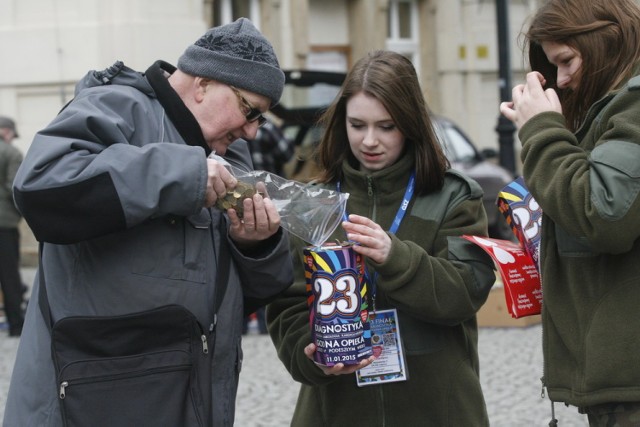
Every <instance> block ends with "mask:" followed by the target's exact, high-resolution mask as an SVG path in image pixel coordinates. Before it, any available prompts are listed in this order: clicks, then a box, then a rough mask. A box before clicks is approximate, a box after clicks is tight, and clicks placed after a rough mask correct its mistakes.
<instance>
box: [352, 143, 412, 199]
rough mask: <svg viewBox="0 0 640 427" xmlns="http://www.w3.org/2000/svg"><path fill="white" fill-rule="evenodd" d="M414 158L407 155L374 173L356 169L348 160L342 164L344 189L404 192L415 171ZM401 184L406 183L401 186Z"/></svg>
mask: <svg viewBox="0 0 640 427" xmlns="http://www.w3.org/2000/svg"><path fill="white" fill-rule="evenodd" d="M413 164H414V162H413V158H412V157H411V156H410V155H407V154H406V153H405V154H404V155H403V156H402V157H401V158H400V159H399V160H398V161H397V162H396V163H394V164H393V165H391V166H389V167H387V168H384V169H382V170H379V171H375V172H373V173H366V172H363V171H361V170H359V169H356V168H354V167H353V166H352V165H351V164H350V163H349V161H348V160H345V161H344V163H343V164H342V170H343V172H344V181H345V183H344V184H343V186H344V188H345V189H346V188H348V187H349V186H361V185H365V186H373V190H374V191H375V192H376V193H378V194H391V193H394V192H402V193H403V192H404V190H405V186H406V183H407V182H408V181H409V175H410V174H411V171H412V169H413ZM399 183H404V184H401V185H399Z"/></svg>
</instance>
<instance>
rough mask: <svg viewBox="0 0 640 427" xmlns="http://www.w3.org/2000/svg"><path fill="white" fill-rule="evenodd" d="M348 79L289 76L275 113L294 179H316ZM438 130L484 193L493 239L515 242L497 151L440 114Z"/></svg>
mask: <svg viewBox="0 0 640 427" xmlns="http://www.w3.org/2000/svg"><path fill="white" fill-rule="evenodd" d="M344 78H345V74H344V73H340V72H330V71H314V70H286V71H285V89H284V93H283V96H282V98H281V100H280V103H279V104H278V105H276V106H274V107H273V108H272V109H271V114H272V115H273V116H275V121H277V122H278V123H279V126H280V127H281V129H282V130H283V133H284V135H285V136H286V137H288V138H289V139H290V140H291V141H293V143H294V145H295V154H294V157H293V158H292V159H291V161H290V162H289V163H288V164H287V165H286V166H285V175H286V177H287V178H288V179H294V180H297V181H302V182H306V181H309V180H310V179H312V178H313V176H314V173H315V171H316V170H317V166H316V164H315V162H314V159H313V151H314V148H315V146H316V145H317V143H318V142H319V140H320V137H321V135H322V131H323V130H322V129H321V128H320V126H318V125H317V120H318V118H319V117H320V114H321V113H322V112H324V110H325V109H326V108H327V106H328V105H329V104H330V103H331V102H332V101H333V99H334V98H335V96H336V95H337V93H338V91H339V89H340V86H341V85H342V82H343V81H344ZM433 118H434V128H435V129H436V133H437V134H438V136H439V139H440V142H441V143H442V145H443V149H444V151H445V154H446V155H447V158H448V159H449V161H450V162H451V166H452V167H453V168H455V169H458V170H460V171H462V172H464V173H465V174H467V175H468V176H470V177H471V178H473V179H475V180H476V181H477V182H478V183H479V184H480V186H481V187H482V188H483V190H484V207H485V210H486V212H487V217H488V220H489V235H490V236H491V237H495V238H499V239H509V240H514V235H513V233H512V231H511V230H510V228H509V225H508V224H507V222H506V220H505V219H504V217H503V215H502V214H501V213H500V211H499V210H498V207H497V205H496V199H497V196H498V192H499V191H500V190H501V189H502V188H503V187H504V186H505V185H507V184H509V183H510V182H511V181H513V180H514V179H515V177H514V176H513V174H511V172H509V171H508V170H507V169H505V168H503V167H501V166H499V165H497V164H496V163H495V162H494V161H493V160H492V159H491V158H495V157H497V152H496V151H495V150H490V149H487V150H483V151H479V150H478V149H477V148H476V146H475V145H474V143H473V142H472V141H471V139H470V138H469V137H468V136H467V135H466V134H465V133H464V132H463V131H462V130H461V129H460V128H459V127H458V126H456V124H455V123H453V122H452V121H451V120H449V119H447V118H445V117H442V116H440V115H437V114H434V115H433Z"/></svg>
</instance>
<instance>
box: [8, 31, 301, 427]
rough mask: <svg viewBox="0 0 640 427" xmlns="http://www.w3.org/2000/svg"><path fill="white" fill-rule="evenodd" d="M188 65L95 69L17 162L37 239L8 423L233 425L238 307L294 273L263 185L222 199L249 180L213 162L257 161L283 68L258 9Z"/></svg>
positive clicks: (205, 42)
mask: <svg viewBox="0 0 640 427" xmlns="http://www.w3.org/2000/svg"><path fill="white" fill-rule="evenodd" d="M177 65H178V67H177V68H176V67H174V66H172V65H170V64H168V63H166V62H164V61H157V62H156V63H154V64H153V65H152V66H151V67H149V68H148V69H147V70H146V72H144V73H140V72H136V71H133V70H131V69H129V68H127V67H126V66H125V65H124V64H123V63H122V62H116V63H115V64H114V65H113V66H111V67H109V68H107V69H105V70H102V71H91V72H89V73H88V74H87V75H86V76H85V77H84V78H83V79H82V80H81V81H80V82H79V84H78V85H77V87H76V95H75V98H74V99H73V101H72V102H70V103H69V104H68V105H67V106H66V107H65V108H64V109H63V110H62V111H61V112H60V113H59V114H58V116H57V117H55V118H54V119H53V121H52V122H51V123H50V124H49V125H48V126H47V127H46V128H45V129H43V130H42V131H40V132H38V133H37V134H36V136H35V138H34V139H33V142H32V144H31V147H30V149H29V151H28V153H27V155H26V156H25V159H24V161H23V163H22V165H21V167H20V169H19V170H18V173H17V175H16V179H15V181H14V188H13V193H14V198H15V200H16V204H17V206H18V208H19V210H20V212H21V213H22V214H23V216H24V218H25V220H26V221H27V223H28V224H29V226H30V227H31V229H32V230H33V232H34V234H35V236H36V238H37V240H38V241H40V242H42V245H41V248H40V249H41V251H40V255H41V256H40V265H39V269H38V278H37V279H36V282H35V283H34V288H33V294H32V295H34V297H32V303H30V304H29V306H28V309H27V315H26V320H25V325H24V328H23V332H22V337H21V343H20V348H19V350H18V355H17V357H16V364H15V367H14V370H13V374H12V382H11V385H10V390H9V395H8V398H7V406H6V409H5V418H4V425H6V426H42V425H47V426H62V425H91V426H107V425H109V426H111V425H114V423H115V424H117V425H119V426H140V425H145V426H147V425H149V426H150V425H154V426H156V425H167V426H187V427H189V426H231V425H233V420H234V407H235V396H236V392H237V381H238V377H239V370H240V366H241V364H242V355H241V354H242V353H241V350H240V341H241V333H242V323H243V322H242V321H243V317H244V316H243V314H244V312H247V313H250V312H252V311H254V310H255V308H256V307H255V306H253V305H251V304H248V302H251V303H252V304H253V303H255V304H257V305H262V304H264V303H265V302H267V301H269V300H271V299H273V298H274V297H275V296H276V295H277V294H278V293H280V292H281V291H282V290H284V289H285V288H286V287H288V286H289V285H290V284H291V283H292V280H293V273H292V266H291V261H290V257H289V254H288V241H287V236H286V234H285V233H284V232H283V231H282V229H281V228H280V226H279V225H280V217H279V215H278V212H277V210H276V208H275V206H274V204H273V202H272V201H271V200H270V199H269V198H268V197H267V196H266V195H264V194H261V193H260V192H256V193H255V194H254V195H253V196H249V197H247V198H246V199H244V200H243V201H241V202H240V203H242V208H243V211H244V213H243V217H242V219H241V218H240V217H239V216H238V214H237V212H236V211H235V210H234V209H228V210H227V211H221V210H218V209H216V208H215V207H214V206H215V204H216V201H217V199H218V198H219V197H221V196H226V195H227V194H228V193H233V190H234V188H235V186H236V185H237V182H238V180H237V178H236V177H235V176H233V175H232V174H231V172H230V171H229V170H228V169H227V168H225V166H224V165H223V162H219V161H217V160H214V159H211V158H209V155H210V154H211V153H213V152H215V153H216V154H218V155H220V156H223V157H224V159H225V160H226V161H227V162H229V163H231V164H232V165H234V166H236V167H238V168H241V169H249V168H250V164H251V161H250V155H249V150H248V149H247V145H246V143H245V142H244V141H243V140H242V139H243V138H244V139H253V138H255V135H256V132H257V129H258V126H259V125H260V124H261V123H262V122H263V121H264V118H263V117H262V114H263V113H264V112H265V111H267V109H268V108H269V107H270V106H272V105H274V104H276V103H277V102H278V101H279V99H280V96H281V94H282V88H283V84H284V74H283V73H282V71H281V70H280V68H279V65H278V60H277V57H276V54H275V52H274V49H273V47H272V46H271V44H270V43H269V42H268V41H267V40H266V39H265V38H264V36H263V35H262V34H260V32H259V31H258V30H257V29H256V28H255V27H254V26H253V24H252V23H251V22H250V21H249V20H247V19H239V20H237V21H235V22H233V23H231V24H228V25H224V26H221V27H216V28H212V29H210V30H209V31H207V32H206V33H205V34H204V35H203V36H202V37H201V38H199V39H198V40H197V41H196V42H195V43H194V44H193V45H191V46H189V47H188V48H187V49H186V50H185V52H184V54H183V55H182V56H181V57H180V58H179V60H178V64H177ZM36 295H37V297H35V296H36ZM36 298H37V302H34V301H35V299H36ZM67 328H68V330H69V332H68V333H65V330H66V329H67ZM98 330H99V331H100V332H99V333H98ZM52 331H53V332H52ZM83 331H85V332H86V333H84V332H83ZM116 420H117V421H116Z"/></svg>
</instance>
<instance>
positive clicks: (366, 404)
mask: <svg viewBox="0 0 640 427" xmlns="http://www.w3.org/2000/svg"><path fill="white" fill-rule="evenodd" d="M321 124H322V125H323V126H324V128H325V133H324V135H323V137H322V140H321V142H320V145H319V163H320V166H321V175H320V176H319V179H318V182H317V184H316V185H319V186H322V188H327V189H334V190H335V189H337V188H339V189H340V191H342V192H345V193H349V198H348V201H347V207H346V210H347V215H348V220H347V219H345V221H343V222H342V226H341V227H338V228H337V230H336V231H335V232H334V234H333V235H332V236H331V237H330V238H329V239H328V241H335V240H338V241H341V242H345V241H347V240H348V241H352V242H355V243H356V245H355V246H354V250H355V251H356V252H357V253H359V254H361V255H363V257H364V259H365V260H366V265H367V272H368V274H367V276H368V277H369V279H370V283H369V286H370V288H371V291H370V292H371V294H372V296H373V309H374V311H375V313H376V314H377V315H378V316H380V315H381V313H383V312H385V311H387V310H390V309H395V313H396V315H394V317H393V321H395V322H397V325H398V329H399V331H400V333H399V334H398V336H397V337H396V336H392V338H398V339H399V341H400V342H401V344H396V345H395V346H394V345H393V343H392V342H391V341H389V342H387V340H386V338H385V347H384V350H383V354H382V356H384V352H387V351H388V350H387V349H389V351H394V352H395V351H397V352H398V354H401V355H402V357H401V358H400V359H402V362H401V364H400V366H401V368H400V369H398V372H395V373H393V372H392V373H391V375H389V376H387V377H391V379H392V380H391V381H385V380H377V379H372V378H371V377H370V376H367V375H365V372H366V371H367V369H372V368H373V367H376V364H378V363H382V365H379V366H377V367H376V369H377V370H378V371H385V372H389V371H392V368H393V367H392V366H389V365H385V364H384V363H385V362H383V360H384V359H385V358H384V357H382V356H381V357H378V358H377V359H375V360H374V358H375V357H370V358H368V359H364V360H362V361H361V362H360V363H359V364H356V365H350V364H342V363H338V364H336V365H334V366H323V365H320V364H316V363H314V361H313V360H312V359H313V355H314V352H315V351H316V347H315V344H313V343H312V335H311V329H310V324H309V308H308V306H307V294H306V290H305V284H306V281H305V277H304V264H303V263H304V261H303V249H304V248H305V245H306V242H303V241H301V240H296V239H292V240H293V241H292V245H293V246H292V257H293V258H294V264H295V269H294V270H295V275H296V279H295V282H294V284H293V285H292V286H291V287H290V288H289V289H288V290H287V291H285V293H284V295H282V296H281V297H279V298H278V299H277V300H276V301H274V302H273V303H271V304H270V305H269V306H268V309H267V320H268V324H269V332H270V335H271V338H272V340H273V342H274V343H275V346H276V348H277V352H278V356H279V358H280V359H281V361H282V362H283V364H284V365H285V367H286V368H287V369H288V371H289V372H290V374H291V375H292V377H293V379H294V380H295V381H297V382H300V383H301V388H300V392H299V397H298V402H297V405H296V408H295V411H294V414H293V420H292V423H291V424H292V425H293V426H305V427H313V426H331V427H335V426H351V425H366V426H369V427H375V426H387V427H393V426H399V427H406V426H418V425H420V426H438V427H445V426H456V427H460V426H487V425H488V416H487V411H486V406H485V401H484V397H483V392H482V388H481V385H480V380H479V375H480V369H479V362H478V349H477V345H478V330H477V322H476V312H477V311H478V309H479V308H480V307H481V306H482V304H483V303H484V302H485V301H486V298H487V296H488V294H489V291H490V289H491V287H492V285H493V283H494V282H495V272H494V270H493V262H492V260H491V259H490V258H489V256H488V255H486V254H485V253H484V252H483V251H482V250H481V249H480V248H479V247H478V246H476V245H474V244H473V243H471V242H469V241H467V240H465V239H463V238H462V237H461V236H462V235H465V234H469V235H480V236H486V235H487V217H486V212H485V211H484V208H483V205H482V190H481V188H480V186H479V185H478V184H477V183H476V182H475V181H473V180H471V179H469V178H467V177H466V176H464V175H462V174H461V173H459V172H456V171H454V170H452V169H450V166H449V163H448V161H447V159H446V157H445V155H444V154H443V151H442V148H441V146H440V144H439V143H438V140H437V137H436V134H435V132H434V128H433V125H432V122H431V118H430V116H429V111H428V108H427V105H426V103H425V100H424V97H423V95H422V90H421V88H420V85H419V82H418V78H417V75H416V72H415V69H414V67H413V65H412V63H411V62H410V61H409V60H408V59H407V58H406V57H404V56H402V55H401V54H398V53H395V52H390V51H375V52H371V53H369V54H368V55H366V56H365V57H363V58H362V59H360V60H359V61H358V62H357V63H356V64H355V66H354V67H353V69H352V70H351V71H350V72H349V73H348V75H347V76H346V80H345V81H344V83H343V85H342V88H341V90H340V93H339V94H338V96H337V97H336V99H335V100H334V102H333V103H332V105H331V106H330V107H329V108H328V110H327V111H326V113H325V114H324V116H323V117H322V119H321ZM340 302H343V301H340ZM373 337H374V342H375V334H374V335H373ZM374 354H375V353H374ZM376 355H377V354H376ZM399 371H402V372H399ZM354 372H357V373H356V374H354ZM365 377H367V378H365ZM367 379H368V380H369V381H367Z"/></svg>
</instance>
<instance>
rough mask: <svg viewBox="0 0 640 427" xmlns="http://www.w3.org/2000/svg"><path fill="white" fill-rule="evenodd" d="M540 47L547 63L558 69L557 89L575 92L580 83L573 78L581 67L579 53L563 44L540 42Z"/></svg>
mask: <svg viewBox="0 0 640 427" xmlns="http://www.w3.org/2000/svg"><path fill="white" fill-rule="evenodd" d="M541 46H542V50H543V51H544V53H545V55H546V56H547V59H548V60H549V62H550V63H552V64H553V65H555V66H556V67H558V76H557V85H558V88H560V89H566V88H570V89H572V90H574V91H575V90H576V89H577V88H578V84H579V83H580V82H579V81H578V78H577V77H574V76H576V72H577V71H578V70H579V69H580V67H581V66H582V56H581V55H580V52H578V51H577V50H575V49H573V48H571V47H569V46H568V45H566V44H563V43H556V42H542V43H541Z"/></svg>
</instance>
